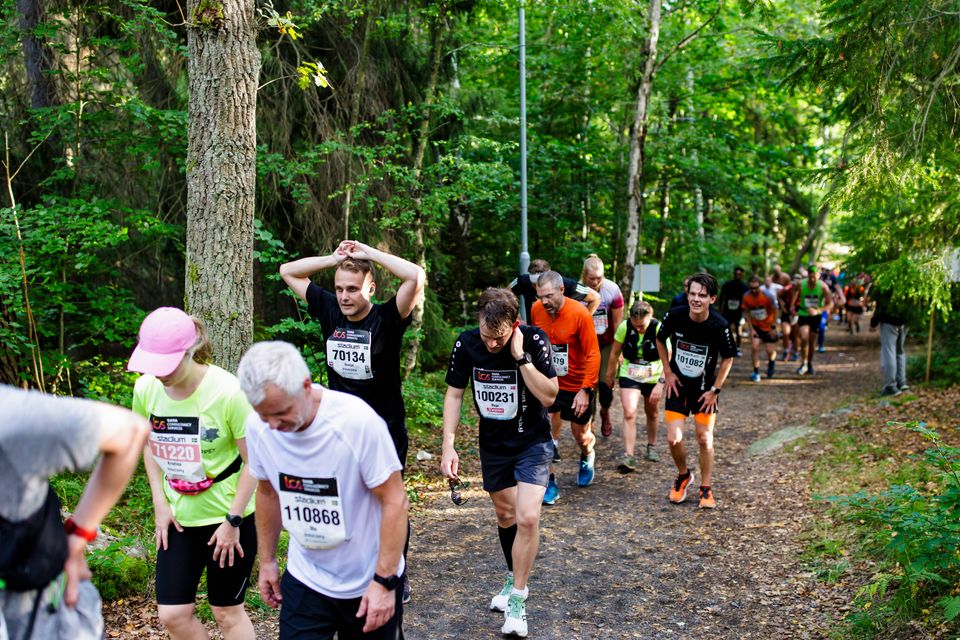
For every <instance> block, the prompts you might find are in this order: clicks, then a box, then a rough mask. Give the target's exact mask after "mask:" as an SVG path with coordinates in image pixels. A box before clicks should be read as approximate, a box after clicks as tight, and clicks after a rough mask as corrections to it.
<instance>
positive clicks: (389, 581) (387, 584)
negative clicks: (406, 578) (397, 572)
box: [373, 573, 400, 591]
mask: <svg viewBox="0 0 960 640" xmlns="http://www.w3.org/2000/svg"><path fill="white" fill-rule="evenodd" d="M373 581H374V582H376V583H377V584H379V585H383V588H384V589H386V590H387V591H393V590H394V589H396V588H397V587H399V586H400V576H390V577H389V578H384V577H383V576H380V575H377V574H376V573H375V574H373Z"/></svg>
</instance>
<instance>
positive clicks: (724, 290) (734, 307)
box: [718, 280, 750, 316]
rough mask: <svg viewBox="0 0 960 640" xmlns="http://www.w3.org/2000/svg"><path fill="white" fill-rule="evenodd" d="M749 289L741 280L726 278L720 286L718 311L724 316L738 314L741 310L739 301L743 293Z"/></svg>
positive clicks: (741, 312)
mask: <svg viewBox="0 0 960 640" xmlns="http://www.w3.org/2000/svg"><path fill="white" fill-rule="evenodd" d="M749 290H750V287H748V286H747V285H746V284H745V283H744V282H743V280H727V281H726V282H724V283H723V286H722V287H720V300H719V301H718V302H719V306H720V313H722V314H723V315H725V316H740V315H743V311H742V310H741V309H740V302H741V301H742V300H743V294H745V293H746V292H747V291H749Z"/></svg>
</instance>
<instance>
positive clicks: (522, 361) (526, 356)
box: [516, 351, 533, 367]
mask: <svg viewBox="0 0 960 640" xmlns="http://www.w3.org/2000/svg"><path fill="white" fill-rule="evenodd" d="M516 363H517V366H518V367H522V366H523V365H525V364H533V358H531V357H530V354H529V353H527V352H526V351H524V352H523V355H522V356H520V357H519V358H517V360H516Z"/></svg>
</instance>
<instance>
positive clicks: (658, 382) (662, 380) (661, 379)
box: [657, 376, 667, 384]
mask: <svg viewBox="0 0 960 640" xmlns="http://www.w3.org/2000/svg"><path fill="white" fill-rule="evenodd" d="M666 382H667V379H666V378H664V377H663V376H660V379H659V380H657V384H665V383H666Z"/></svg>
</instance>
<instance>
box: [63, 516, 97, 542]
mask: <svg viewBox="0 0 960 640" xmlns="http://www.w3.org/2000/svg"><path fill="white" fill-rule="evenodd" d="M63 528H64V530H65V531H66V532H67V535H70V534H73V535H75V536H80V537H81V538H83V539H84V540H86V541H87V542H93V541H94V540H95V539H96V537H97V531H96V530H93V531H90V530H89V529H84V528H83V527H79V526H77V523H76V522H74V521H73V518H67V521H66V522H64V523H63Z"/></svg>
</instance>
